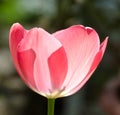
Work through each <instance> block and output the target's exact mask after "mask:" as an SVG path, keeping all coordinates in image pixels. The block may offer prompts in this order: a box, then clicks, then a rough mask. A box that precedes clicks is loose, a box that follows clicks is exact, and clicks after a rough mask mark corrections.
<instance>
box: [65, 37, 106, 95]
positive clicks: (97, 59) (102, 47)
mask: <svg viewBox="0 0 120 115" xmlns="http://www.w3.org/2000/svg"><path fill="white" fill-rule="evenodd" d="M107 41H108V38H106V39H105V40H104V41H103V43H102V44H101V45H100V50H99V52H98V53H97V54H96V56H95V58H94V60H93V63H92V65H91V67H90V69H89V72H88V73H87V75H86V76H85V77H84V79H83V80H82V81H81V82H80V83H79V84H76V86H75V87H72V88H71V90H69V88H67V87H66V90H65V93H64V96H69V95H72V94H74V93H76V92H77V91H78V90H79V89H81V87H83V85H84V84H85V83H86V82H87V81H88V80H89V78H90V76H91V75H92V73H93V72H94V71H95V69H96V68H97V66H98V64H99V63H100V61H101V59H102V57H103V54H104V52H105V49H106V45H107Z"/></svg>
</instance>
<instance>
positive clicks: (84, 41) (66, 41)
mask: <svg viewBox="0 0 120 115" xmlns="http://www.w3.org/2000/svg"><path fill="white" fill-rule="evenodd" d="M53 35H54V36H55V37H56V38H57V39H58V40H59V41H60V42H61V43H62V44H63V47H64V48H65V51H66V54H67V57H68V74H67V77H66V79H65V82H64V84H63V87H65V88H66V89H68V90H70V89H71V88H73V87H76V85H78V84H79V83H80V82H81V81H82V80H83V79H84V77H85V76H86V75H87V73H88V72H89V69H90V67H91V65H92V62H93V60H94V57H95V55H96V53H97V52H98V51H99V47H100V42H99V37H98V34H97V33H96V32H95V30H93V29H92V28H89V27H87V28H85V27H83V26H81V25H77V26H72V27H70V28H68V29H65V30H62V31H58V32H56V33H54V34H53Z"/></svg>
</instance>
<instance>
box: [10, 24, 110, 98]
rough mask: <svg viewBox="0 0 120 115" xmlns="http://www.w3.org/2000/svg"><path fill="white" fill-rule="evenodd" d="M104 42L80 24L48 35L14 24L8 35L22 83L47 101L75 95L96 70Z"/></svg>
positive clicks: (41, 30) (39, 29)
mask: <svg viewBox="0 0 120 115" xmlns="http://www.w3.org/2000/svg"><path fill="white" fill-rule="evenodd" d="M107 40H108V38H106V39H105V40H104V42H103V43H102V44H101V45H100V40H99V36H98V34H97V33H96V31H95V30H94V29H92V28H90V27H84V26H82V25H75V26H71V27H69V28H67V29H64V30H60V31H58V32H55V33H53V34H50V33H48V32H46V31H45V30H44V29H42V28H32V29H31V30H26V29H24V28H23V27H22V26H21V25H20V24H19V23H15V24H13V26H12V27H11V29H10V36H9V43H10V51H11V54H12V59H13V61H14V65H15V67H16V69H17V71H18V73H19V74H20V76H21V78H22V80H23V81H24V82H25V83H26V84H27V86H29V87H30V88H31V89H32V90H34V91H35V92H37V93H38V94H40V95H42V96H45V97H47V98H59V97H65V96H69V95H72V94H74V93H75V92H77V91H78V90H79V89H80V88H81V87H82V86H83V85H84V84H85V83H86V82H87V81H88V79H89V78H90V76H91V75H92V73H93V72H94V71H95V69H96V68H97V66H98V64H99V62H100V61H101V59H102V57H103V54H104V51H105V48H106V45H107Z"/></svg>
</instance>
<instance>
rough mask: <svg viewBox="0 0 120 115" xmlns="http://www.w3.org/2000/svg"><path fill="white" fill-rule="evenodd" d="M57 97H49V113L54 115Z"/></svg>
mask: <svg viewBox="0 0 120 115" xmlns="http://www.w3.org/2000/svg"><path fill="white" fill-rule="evenodd" d="M54 107H55V99H48V115H54Z"/></svg>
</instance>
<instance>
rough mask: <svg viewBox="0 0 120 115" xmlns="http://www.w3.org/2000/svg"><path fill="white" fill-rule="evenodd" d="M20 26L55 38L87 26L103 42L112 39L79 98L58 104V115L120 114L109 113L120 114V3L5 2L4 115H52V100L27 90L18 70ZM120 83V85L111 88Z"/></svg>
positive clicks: (0, 81)
mask: <svg viewBox="0 0 120 115" xmlns="http://www.w3.org/2000/svg"><path fill="white" fill-rule="evenodd" d="M15 22H19V23H21V24H22V25H24V27H25V28H26V29H30V28H32V27H35V26H37V27H42V28H44V29H45V30H47V31H48V32H50V33H52V32H55V31H57V30H59V29H64V28H67V27H69V26H71V25H75V24H82V25H84V26H90V27H92V28H94V29H95V30H96V31H97V32H98V33H99V36H100V40H101V41H103V40H104V38H105V37H106V36H109V42H108V46H107V50H106V52H105V55H104V58H103V60H102V62H101V64H100V65H99V67H98V68H97V70H96V71H95V73H94V74H93V75H92V77H91V79H90V80H89V81H88V82H87V84H86V85H85V86H84V87H83V88H82V89H81V90H80V91H79V92H77V93H76V94H75V95H72V96H70V97H66V98H61V99H57V100H56V105H55V106H56V107H55V115H120V113H119V114H116V113H114V112H113V114H111V112H110V113H109V111H110V110H111V109H112V108H113V107H115V108H114V110H113V111H116V108H117V107H118V105H119V109H118V112H120V104H119V103H120V82H119V81H120V80H119V79H118V78H119V77H120V0H0V115H46V114H47V99H46V98H44V97H42V96H40V95H38V94H36V93H34V92H33V91H31V90H30V89H29V88H28V87H26V86H25V85H24V83H23V82H22V80H21V79H20V78H19V75H18V74H17V72H16V70H15V68H14V66H13V63H12V60H11V56H10V52H9V43H8V37H9V29H10V27H11V25H12V24H13V23H15ZM115 81H117V82H118V84H119V85H109V84H110V82H111V83H113V84H117V83H116V82H115ZM113 86H114V87H115V88H113ZM106 87H107V88H106ZM106 97H107V99H108V102H110V104H111V106H110V107H109V105H110V104H108V102H106ZM104 98H105V99H104ZM109 99H110V100H111V99H113V101H112V102H111V101H109ZM114 102H115V103H114ZM106 103H107V104H106ZM113 103H114V104H116V105H114V104H113ZM117 104H118V105H117Z"/></svg>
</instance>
